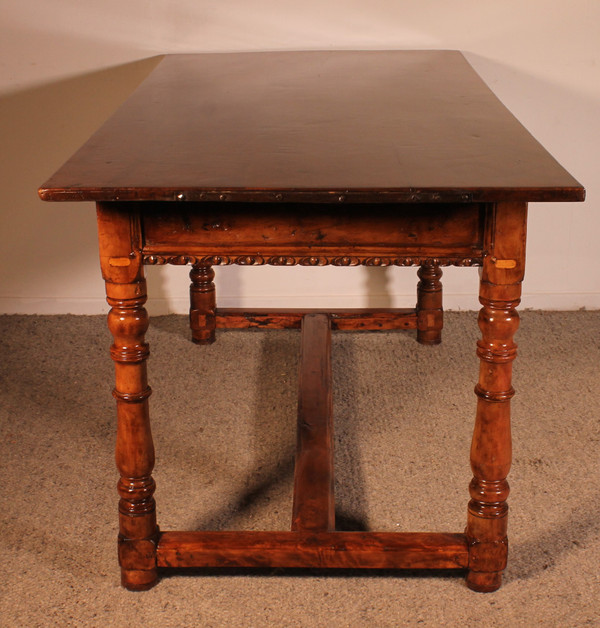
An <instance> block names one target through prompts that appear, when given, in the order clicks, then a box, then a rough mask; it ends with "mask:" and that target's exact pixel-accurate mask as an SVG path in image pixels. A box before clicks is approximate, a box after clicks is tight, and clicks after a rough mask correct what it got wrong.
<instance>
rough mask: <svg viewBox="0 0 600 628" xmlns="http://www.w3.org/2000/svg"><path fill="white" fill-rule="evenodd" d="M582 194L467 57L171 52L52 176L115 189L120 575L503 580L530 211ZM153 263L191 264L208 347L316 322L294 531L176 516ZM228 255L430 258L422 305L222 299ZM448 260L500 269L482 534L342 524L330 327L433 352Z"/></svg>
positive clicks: (108, 252)
mask: <svg viewBox="0 0 600 628" xmlns="http://www.w3.org/2000/svg"><path fill="white" fill-rule="evenodd" d="M584 194H585V192H584V190H583V188H582V187H581V186H580V184H578V183H577V181H575V180H574V179H573V178H572V177H571V176H570V175H569V174H568V173H567V172H566V171H565V170H563V169H562V167H561V166H559V165H558V164H557V163H556V161H555V160H554V159H553V158H552V157H551V156H550V155H549V154H548V153H547V152H546V151H545V150H544V149H543V148H542V147H541V146H540V145H539V144H538V143H537V142H536V141H535V140H534V139H533V138H532V137H531V136H530V135H529V134H528V133H527V131H526V130H525V129H524V128H523V127H522V126H521V125H520V124H519V123H518V122H517V121H516V120H515V119H514V118H513V116H512V115H511V114H510V113H509V112H508V111H507V110H506V109H505V108H504V107H503V106H502V104H501V103H500V102H499V101H498V100H497V99H496V98H495V97H494V95H493V94H492V93H491V92H490V90H489V89H488V88H487V87H486V86H485V85H484V83H483V82H482V81H481V80H480V79H479V77H478V76H477V75H476V74H475V72H474V71H473V70H472V69H471V68H470V66H469V65H468V64H467V63H466V61H465V60H464V58H463V57H462V56H461V55H460V54H459V53H455V52H339V53H337V52H336V53H324V52H314V53H261V54H219V55H183V56H179V55H176V56H173V57H167V58H165V59H164V60H163V61H162V62H161V63H160V64H159V66H158V68H157V69H156V70H155V71H154V72H153V73H152V74H151V76H150V77H149V78H148V79H147V80H146V81H145V82H144V83H143V84H142V86H141V87H140V88H139V89H138V90H137V91H136V92H135V94H134V95H133V96H132V97H131V99H130V100H128V101H127V102H126V103H125V104H124V105H123V107H122V108H121V109H120V110H119V111H118V112H117V113H116V114H115V115H114V116H113V117H112V118H111V119H110V120H109V121H108V122H107V123H106V124H105V125H104V126H103V127H102V128H101V129H100V130H99V131H98V132H97V133H96V134H95V135H94V136H93V137H92V138H91V139H90V140H89V141H88V142H87V143H86V144H85V145H84V147H83V148H82V149H81V150H80V151H79V152H78V153H77V154H76V155H75V156H74V157H73V158H72V159H71V160H70V161H69V162H67V164H66V165H65V166H64V167H63V168H62V169H61V170H60V171H59V172H58V173H57V174H56V175H55V176H54V177H52V178H51V179H50V180H49V181H48V182H47V183H46V184H45V185H44V186H43V187H42V188H41V189H40V195H41V197H42V198H44V199H46V200H96V201H98V202H97V215H98V239H99V244H100V265H101V269H102V275H103V277H104V279H105V283H106V294H107V301H108V303H109V305H110V306H111V311H110V314H109V316H108V326H109V329H110V331H111V333H112V336H113V344H112V346H111V351H110V352H111V356H112V359H113V361H114V363H115V375H116V377H115V379H116V386H115V389H114V392H113V394H114V396H115V398H116V402H117V441H116V461H117V467H118V470H119V472H120V475H121V479H120V481H119V484H118V492H119V496H120V500H119V537H118V538H119V562H120V565H121V578H122V583H123V585H124V586H125V587H127V588H129V589H132V590H142V589H148V588H150V587H152V586H154V584H155V583H156V582H157V579H158V573H159V568H160V569H165V568H170V567H171V568H179V567H208V566H235V567H256V566H262V567H323V568H348V567H352V568H364V569H373V568H395V569H405V568H408V569H422V568H427V569H466V570H467V576H466V581H467V584H468V586H469V587H470V588H472V589H474V590H477V591H493V590H496V589H497V588H498V587H499V586H500V584H501V580H502V572H503V570H504V568H505V566H506V561H507V556H508V540H507V520H508V506H507V498H508V494H509V485H508V481H507V476H508V473H509V470H510V465H511V429H510V421H511V416H510V400H511V398H512V396H513V395H514V390H513V388H512V385H511V378H512V363H513V360H514V359H515V357H516V351H517V347H516V344H515V342H514V339H513V337H514V335H515V332H516V331H517V328H518V326H519V315H518V313H517V309H516V308H517V306H518V305H519V302H520V295H521V282H522V280H523V276H524V272H525V241H526V226H527V202H528V201H541V200H546V201H560V200H582V199H583V198H584ZM145 264H176V265H185V264H191V265H192V270H191V272H190V282H191V283H190V326H191V329H192V337H193V340H194V341H195V342H197V343H199V344H207V343H211V342H213V341H215V339H216V338H217V337H218V336H217V334H216V329H217V328H223V327H228V328H248V327H259V328H262V329H273V328H275V329H280V328H299V327H302V342H301V346H302V359H301V366H300V376H299V394H298V400H299V403H298V406H299V409H298V439H297V443H298V447H297V454H296V471H295V482H294V502H293V507H292V509H291V510H292V512H291V513H290V514H291V519H292V522H291V528H292V529H291V531H287V532H268V531H267V532H265V531H258V532H225V531H207V532H197V531H196V532H193V531H161V530H160V529H159V527H158V524H157V520H156V507H155V502H154V497H153V495H154V490H155V484H154V480H153V478H152V472H153V467H154V445H153V439H152V431H151V426H150V416H149V409H148V405H149V403H148V400H149V397H150V394H151V389H150V386H149V385H148V381H147V372H146V360H147V358H148V356H149V347H148V344H147V343H146V341H145V332H146V330H147V328H148V323H149V321H148V315H147V312H146V310H145V307H144V306H145V302H146V297H147V295H146V281H145V279H144V265H145ZM219 264H240V265H261V264H270V265H277V266H291V265H296V264H299V265H306V266H323V265H326V264H334V265H338V266H358V265H365V266H418V267H419V270H418V276H419V279H420V281H419V284H418V288H417V304H416V307H415V308H414V309H410V310H406V309H403V310H399V309H396V310H383V311H373V310H360V311H354V312H339V311H337V312H330V313H323V312H320V313H315V312H309V311H290V310H285V309H281V310H278V311H276V312H273V311H265V310H239V309H237V310H234V309H225V310H221V309H219V308H218V307H217V293H216V286H215V283H214V281H213V279H214V276H215V274H214V270H213V268H212V267H213V266H214V265H219ZM447 265H455V266H481V267H482V272H481V276H480V285H479V301H480V303H481V306H482V307H481V311H480V314H479V327H480V330H481V338H480V340H479V341H478V342H477V350H476V353H477V357H478V358H479V361H480V370H479V380H478V382H477V385H476V387H475V394H476V396H477V411H476V415H475V426H474V431H473V439H472V445H471V455H470V460H471V468H472V472H473V477H472V480H471V483H470V485H469V494H470V501H469V502H468V506H467V526H466V529H465V531H464V533H459V534H449V533H445V532H431V533H410V532H395V533H389V532H388V533H385V532H374V531H368V532H367V531H363V530H356V531H349V532H346V531H340V530H339V529H336V527H335V523H336V522H335V500H334V492H333V486H334V468H333V460H334V457H333V442H334V435H333V414H332V396H331V394H332V374H331V355H330V349H331V331H332V330H342V329H346V330H358V329H360V330H379V329H416V330H417V340H418V342H420V343H421V344H429V345H435V344H437V343H439V342H440V341H441V337H442V327H443V307H442V282H441V278H442V269H441V267H442V266H447ZM198 350H201V348H199V349H198ZM399 357H400V356H399ZM456 368H461V366H460V365H456ZM399 438H401V435H399ZM340 446H343V443H340ZM440 482H441V484H442V485H443V482H444V478H440ZM398 484H399V486H400V487H401V481H399V482H398ZM465 484H466V482H465ZM425 489H426V487H424V499H430V498H431V494H430V495H427V494H426V491H425ZM438 492H439V491H438ZM441 495H442V496H443V491H442V492H441ZM182 498H184V496H182ZM436 498H439V495H437V496H436ZM398 503H399V504H401V503H402V502H401V495H399V497H398Z"/></svg>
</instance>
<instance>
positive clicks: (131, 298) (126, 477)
mask: <svg viewBox="0 0 600 628" xmlns="http://www.w3.org/2000/svg"><path fill="white" fill-rule="evenodd" d="M98 233H99V240H100V264H101V267H102V275H103V277H104V280H105V282H106V297H107V298H106V300H107V301H108V304H109V305H110V306H111V310H110V312H109V314H108V327H109V329H110V332H111V333H112V336H113V344H112V346H111V348H110V354H111V357H112V359H113V361H114V363H115V383H116V385H115V389H114V391H113V395H114V396H115V398H116V400H117V442H116V462H117V468H118V470H119V473H120V475H121V479H120V480H119V483H118V492H119V496H120V500H119V563H120V565H121V582H122V584H123V586H125V587H127V588H128V589H132V590H144V589H149V588H150V587H151V586H152V585H153V584H154V583H155V582H156V580H157V568H156V546H157V542H158V534H159V531H158V527H157V525H156V508H155V504H154V497H153V494H154V480H153V479H152V469H153V467H154V445H153V443H152V433H151V431H150V419H149V415H148V397H149V396H150V388H149V386H148V380H147V375H146V359H147V358H148V353H149V351H148V345H147V344H146V342H145V339H144V335H145V333H146V330H147V329H148V314H147V312H146V310H145V308H144V304H145V303H146V280H145V279H144V269H143V266H142V260H141V254H140V248H141V242H140V237H141V236H140V229H139V224H138V222H137V219H136V216H135V214H130V213H129V208H128V207H127V209H125V208H124V207H122V206H117V207H113V204H103V203H99V204H98Z"/></svg>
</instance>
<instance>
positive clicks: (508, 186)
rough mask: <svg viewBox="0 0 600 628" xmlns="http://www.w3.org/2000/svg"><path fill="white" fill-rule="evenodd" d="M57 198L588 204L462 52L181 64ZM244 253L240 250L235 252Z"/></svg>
mask: <svg viewBox="0 0 600 628" xmlns="http://www.w3.org/2000/svg"><path fill="white" fill-rule="evenodd" d="M40 193H41V195H42V197H43V198H45V199H48V200H94V201H98V200H101V201H116V200H127V201H129V200H143V201H147V200H160V201H167V200H178V199H180V200H186V201H195V200H201V201H205V200H213V201H220V200H223V201H243V202H256V201H266V202H276V203H277V202H282V201H283V202H286V203H290V202H294V201H303V202H310V203H317V202H325V203H334V204H340V203H353V202H369V203H372V202H382V201H383V202H403V203H406V202H408V203H410V202H414V201H417V202H427V201H436V202H437V201H439V202H456V201H463V200H465V201H469V202H470V201H485V202H487V201H493V202H496V201H506V200H520V201H546V200H581V199H582V196H583V188H582V187H581V186H580V185H579V183H578V182H577V181H575V179H573V178H572V177H571V176H570V175H569V174H568V173H567V172H566V171H565V170H564V169H563V168H561V166H560V165H559V164H558V163H557V162H556V161H555V160H554V159H553V158H552V157H551V156H550V155H548V153H547V152H546V151H545V150H544V148H543V147H542V146H540V145H539V144H538V142H537V141H536V140H535V139H534V138H533V137H532V136H531V135H530V134H529V133H528V132H527V131H526V130H525V129H524V128H523V126H521V124H519V122H518V121H517V120H515V118H514V117H513V116H512V114H511V113H510V112H509V111H508V110H507V109H506V108H505V107H504V106H503V105H502V103H500V102H499V101H498V99H497V98H496V97H495V96H494V94H493V93H492V92H491V91H490V89H489V88H488V87H487V86H486V85H485V83H484V82H483V81H482V80H481V79H480V78H479V76H478V75H477V74H476V73H475V72H474V71H473V69H472V68H471V66H470V65H469V64H468V63H467V61H466V60H465V58H464V57H463V56H462V55H461V54H460V53H459V52H453V51H443V50H435V51H431V50H419V51H409V50H403V51H389V50H386V51H369V52H364V51H327V52H269V53H255V54H248V53H241V54H212V55H211V54H201V55H171V56H167V57H165V58H164V59H163V60H162V61H161V62H160V63H159V65H158V66H157V67H156V69H155V70H154V71H153V72H152V73H151V74H150V76H149V77H148V78H147V79H146V80H145V81H144V82H143V83H142V85H141V86H140V87H138V89H137V90H136V91H135V92H134V93H133V95H132V96H131V97H130V98H129V100H127V102H125V103H124V105H123V106H122V107H121V108H120V109H119V110H118V111H117V112H116V113H115V114H114V115H113V117H112V118H111V119H110V120H109V121H108V122H106V123H105V125H104V126H103V127H102V128H101V129H100V130H99V131H98V132H97V133H96V134H95V135H94V136H93V137H92V138H91V139H90V140H89V141H88V142H87V143H86V144H85V145H84V146H83V148H82V149H81V150H80V151H79V152H78V153H77V155H75V156H74V158H73V159H71V160H69V161H68V162H67V164H65V166H63V168H61V170H60V171H59V172H58V173H57V174H56V175H55V176H54V177H52V178H51V179H50V180H49V181H48V182H47V183H46V184H45V185H44V186H42V189H41V191H40ZM230 244H231V243H230Z"/></svg>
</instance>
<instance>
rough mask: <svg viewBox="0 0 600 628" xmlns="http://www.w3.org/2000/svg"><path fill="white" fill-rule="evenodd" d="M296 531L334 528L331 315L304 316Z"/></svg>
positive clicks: (293, 523)
mask: <svg viewBox="0 0 600 628" xmlns="http://www.w3.org/2000/svg"><path fill="white" fill-rule="evenodd" d="M298 389H299V390H298V427H297V448H296V465H295V470H294V503H293V508H292V530H295V531H313V532H315V531H316V532H324V531H332V530H334V529H335V501H334V495H333V401H332V379H331V324H330V322H329V317H328V316H327V314H307V315H306V316H305V317H304V318H303V319H302V340H301V355H300V372H299V376H298Z"/></svg>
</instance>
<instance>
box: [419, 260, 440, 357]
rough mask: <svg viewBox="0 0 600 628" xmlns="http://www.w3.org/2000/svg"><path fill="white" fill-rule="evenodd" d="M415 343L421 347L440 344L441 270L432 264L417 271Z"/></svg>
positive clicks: (425, 265) (437, 265)
mask: <svg viewBox="0 0 600 628" xmlns="http://www.w3.org/2000/svg"><path fill="white" fill-rule="evenodd" d="M417 275H418V277H419V279H420V281H419V283H418V284H417V341H418V342H420V343H421V344H423V345H437V344H439V343H440V342H442V327H443V325H444V309H443V306H442V282H441V281H440V279H441V277H442V269H441V268H440V266H439V264H435V263H433V262H430V263H427V264H423V265H422V266H421V267H420V268H419V270H418V271H417Z"/></svg>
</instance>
